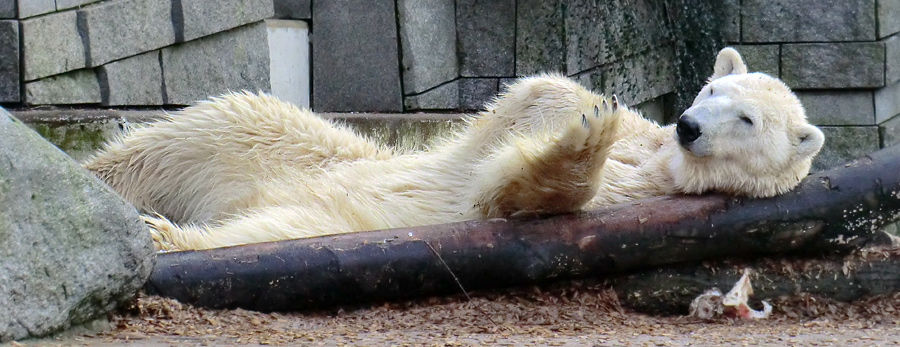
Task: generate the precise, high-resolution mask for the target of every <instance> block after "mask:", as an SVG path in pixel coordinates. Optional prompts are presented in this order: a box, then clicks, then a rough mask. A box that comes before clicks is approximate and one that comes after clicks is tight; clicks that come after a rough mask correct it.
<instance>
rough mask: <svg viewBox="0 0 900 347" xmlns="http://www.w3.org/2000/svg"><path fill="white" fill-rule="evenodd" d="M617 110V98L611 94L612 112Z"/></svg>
mask: <svg viewBox="0 0 900 347" xmlns="http://www.w3.org/2000/svg"><path fill="white" fill-rule="evenodd" d="M618 108H619V97H618V96H616V95H615V94H613V99H612V110H613V111H615V110H616V109H618Z"/></svg>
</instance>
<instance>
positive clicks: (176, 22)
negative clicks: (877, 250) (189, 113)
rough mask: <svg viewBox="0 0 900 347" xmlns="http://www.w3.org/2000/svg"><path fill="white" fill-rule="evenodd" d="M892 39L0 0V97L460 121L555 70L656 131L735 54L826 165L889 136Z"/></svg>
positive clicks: (283, 5)
mask: <svg viewBox="0 0 900 347" xmlns="http://www.w3.org/2000/svg"><path fill="white" fill-rule="evenodd" d="M309 30H313V31H314V32H313V33H312V34H313V35H309V36H307V34H308V33H309V32H310V31H309ZM898 32H900V0H846V1H826V0H821V1H790V0H724V1H713V0H663V1H656V0H617V1H593V0H541V1H538V0H497V1H475V0H433V1H429V2H423V1H414V0H369V1H362V0H330V1H312V0H222V1H205V0H0V103H2V104H3V105H6V106H13V107H15V106H25V107H27V106H31V105H45V104H49V105H70V104H81V105H89V106H90V105H93V106H116V107H130V106H167V105H168V106H175V105H185V104H190V103H191V102H193V101H196V100H199V99H204V98H207V97H209V96H212V95H218V94H221V93H223V92H226V91H229V90H240V89H248V90H263V91H268V92H272V93H274V94H276V95H278V96H281V97H282V98H285V99H286V100H289V101H292V102H294V103H297V104H299V105H303V106H312V108H313V109H314V110H316V111H319V112H420V111H429V112H430V111H437V112H460V111H466V112H468V111H474V110H478V109H480V108H481V107H482V106H483V105H484V103H485V102H487V101H489V100H490V99H491V98H493V97H494V96H495V95H496V94H497V93H498V92H500V91H502V90H503V88H504V85H506V84H508V83H510V82H512V81H513V80H514V79H515V78H517V77H520V76H526V75H532V74H537V73H543V72H557V73H561V74H564V75H567V76H570V77H573V78H575V79H576V80H578V81H580V82H581V83H582V84H584V85H585V86H587V87H589V88H592V89H594V90H595V91H598V92H603V93H607V94H612V93H615V94H617V95H618V96H619V97H620V100H622V101H623V102H625V103H626V104H628V105H631V106H634V107H637V108H639V109H640V110H642V111H643V112H644V114H645V116H647V117H648V118H651V119H655V120H658V121H661V122H665V121H671V120H672V119H673V118H674V117H675V116H677V115H678V114H679V113H680V110H683V109H684V108H685V107H687V106H688V105H689V104H690V102H691V100H692V99H693V96H694V94H695V93H696V91H697V90H699V88H700V87H701V86H702V84H703V83H704V81H705V79H706V78H707V76H709V75H710V73H711V65H712V62H713V60H714V57H715V53H716V52H717V51H718V50H719V49H721V48H722V47H724V46H726V45H732V46H735V47H737V48H738V49H739V50H740V51H741V53H742V54H743V55H744V57H745V59H746V60H747V63H748V65H749V66H750V68H751V70H758V71H763V72H766V73H769V74H771V75H774V76H778V77H780V78H782V79H783V80H784V81H785V82H786V83H787V84H788V85H789V86H790V87H792V88H793V89H794V90H795V91H796V92H797V94H798V95H799V96H800V98H801V99H802V101H803V103H804V105H805V106H806V108H807V110H808V114H809V117H810V119H811V121H812V122H813V123H815V124H817V125H820V126H821V127H822V128H823V130H824V131H825V132H826V134H827V135H828V141H827V142H826V149H825V150H824V151H823V153H822V155H821V156H820V158H819V160H818V161H817V162H816V164H815V168H816V169H822V168H825V167H829V166H833V165H836V164H838V163H841V162H843V161H846V160H849V159H852V158H854V157H857V156H859V155H862V154H864V153H867V152H869V151H871V150H874V149H877V148H880V147H882V146H886V145H891V144H894V143H897V142H900V132H898V131H900V117H898V114H900V36H898V35H900V34H898ZM307 40H308V41H307ZM307 42H309V43H308V44H307ZM298 57H303V58H302V59H301V58H298ZM306 59H308V60H306Z"/></svg>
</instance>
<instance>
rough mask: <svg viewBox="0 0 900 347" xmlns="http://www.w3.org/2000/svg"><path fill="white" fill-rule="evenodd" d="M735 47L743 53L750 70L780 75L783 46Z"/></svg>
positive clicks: (773, 75) (775, 75)
mask: <svg viewBox="0 0 900 347" xmlns="http://www.w3.org/2000/svg"><path fill="white" fill-rule="evenodd" d="M734 49H737V50H738V52H740V53H741V57H742V58H744V63H745V64H747V69H748V70H749V71H751V72H755V71H759V72H763V73H766V74H768V75H769V76H772V77H778V73H779V70H780V64H781V56H780V55H781V53H780V52H781V47H779V46H778V45H738V46H734Z"/></svg>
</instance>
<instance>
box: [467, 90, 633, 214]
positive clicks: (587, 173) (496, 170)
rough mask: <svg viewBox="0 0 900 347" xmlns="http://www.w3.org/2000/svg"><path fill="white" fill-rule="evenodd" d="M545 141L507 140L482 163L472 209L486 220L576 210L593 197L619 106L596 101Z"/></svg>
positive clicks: (613, 136) (614, 137)
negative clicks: (478, 211) (508, 142)
mask: <svg viewBox="0 0 900 347" xmlns="http://www.w3.org/2000/svg"><path fill="white" fill-rule="evenodd" d="M600 99H602V101H600V103H599V105H597V104H594V105H591V106H588V107H586V108H584V109H581V110H580V111H581V112H574V113H573V114H572V116H571V117H570V118H569V119H568V121H567V124H566V125H565V127H564V129H563V130H562V131H561V132H560V133H559V134H557V135H552V134H551V135H549V136H550V140H549V141H548V142H544V143H542V142H539V141H535V139H534V138H531V137H524V138H517V139H516V140H513V141H512V143H511V144H509V145H508V146H506V147H505V148H502V149H501V150H500V151H499V152H498V153H497V154H495V155H494V156H493V157H491V158H489V159H488V160H486V161H485V162H484V164H483V165H484V167H483V170H479V172H483V173H485V175H484V176H483V177H482V178H481V181H482V182H483V184H482V185H481V187H480V189H479V194H480V195H479V197H478V199H477V205H476V208H478V209H480V211H481V212H482V214H483V215H484V216H485V217H487V218H495V217H507V216H513V215H517V214H522V213H541V214H543V213H561V212H571V211H576V210H578V209H580V208H581V207H582V206H583V205H584V204H585V203H587V202H588V201H590V200H591V198H593V196H594V194H595V193H596V191H597V188H598V186H599V184H600V174H601V169H602V167H603V164H604V163H605V161H606V158H607V155H608V153H609V148H610V146H612V144H613V143H614V142H615V141H616V140H617V135H616V132H617V130H618V128H619V123H620V120H621V117H622V113H623V112H624V111H625V108H624V107H619V105H618V101H617V100H616V99H615V97H613V99H612V100H607V99H606V98H600Z"/></svg>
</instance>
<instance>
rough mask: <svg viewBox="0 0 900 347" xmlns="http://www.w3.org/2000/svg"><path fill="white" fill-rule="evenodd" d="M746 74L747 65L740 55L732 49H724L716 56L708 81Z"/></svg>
mask: <svg viewBox="0 0 900 347" xmlns="http://www.w3.org/2000/svg"><path fill="white" fill-rule="evenodd" d="M745 73H747V65H744V60H743V59H741V54H740V53H738V51H736V50H735V49H734V48H731V47H725V48H724V49H722V50H721V51H719V55H717V56H716V65H715V67H713V75H712V76H711V77H710V78H709V80H710V81H713V80H717V79H719V78H721V77H724V76H727V75H739V74H745Z"/></svg>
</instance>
